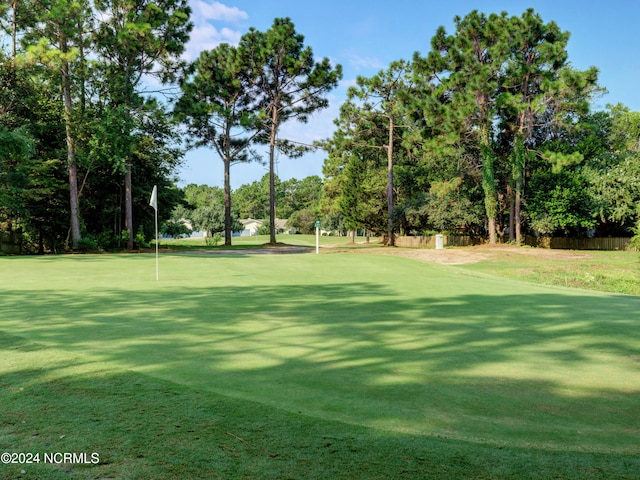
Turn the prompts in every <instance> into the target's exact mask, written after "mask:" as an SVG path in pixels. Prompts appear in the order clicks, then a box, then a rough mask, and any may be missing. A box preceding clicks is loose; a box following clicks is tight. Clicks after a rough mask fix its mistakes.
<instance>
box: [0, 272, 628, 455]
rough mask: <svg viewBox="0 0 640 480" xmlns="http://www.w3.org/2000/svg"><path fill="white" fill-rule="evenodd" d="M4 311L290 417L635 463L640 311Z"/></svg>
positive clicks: (329, 305) (299, 300) (274, 303)
mask: <svg viewBox="0 0 640 480" xmlns="http://www.w3.org/2000/svg"><path fill="white" fill-rule="evenodd" d="M16 299H20V302H17V301H16ZM0 309H1V310H2V311H3V312H4V313H3V314H4V315H7V316H6V317H5V318H6V319H7V320H6V321H5V322H3V324H4V325H7V327H3V328H4V329H5V330H7V331H10V332H11V333H12V335H19V336H20V337H22V338H27V337H28V338H29V339H30V340H31V341H33V342H36V343H40V344H43V345H47V346H49V347H52V348H54V349H59V350H62V351H64V352H66V353H70V354H74V355H77V356H78V358H77V362H79V363H83V362H86V363H87V364H89V363H103V364H106V365H116V366H117V367H118V368H120V369H129V370H136V371H139V372H143V373H146V374H150V375H153V376H155V377H158V378H162V379H164V380H169V381H173V382H177V383H180V384H183V385H185V386H188V387H191V388H195V389H199V390H205V391H210V392H217V393H219V394H224V395H227V396H232V397H236V398H239V399H243V400H247V401H256V402H260V403H262V404H265V405H267V406H271V407H277V408H280V409H284V410H287V411H289V412H293V413H295V414H297V413H302V414H306V415H310V416H314V417H318V418H323V419H331V420H339V421H343V422H348V423H353V424H360V425H365V426H371V427H376V428H378V429H382V430H392V431H397V432H409V433H413V434H419V435H428V436H433V437H437V436H440V437H444V438H451V439H457V440H461V441H471V442H477V443H478V444H491V445H494V446H519V447H531V448H538V449H549V450H566V451H571V450H573V451H592V452H617V453H619V454H622V453H626V454H629V453H638V446H637V438H638V437H639V436H640V428H639V424H638V418H640V402H638V401H637V398H638V394H639V393H640V387H638V385H639V384H640V376H639V375H640V374H639V369H638V366H639V362H640V348H639V340H638V339H639V338H640V324H639V322H637V318H639V317H640V299H638V298H635V297H624V296H600V295H596V296H589V295H586V294H571V295H569V294H563V293H549V292H548V291H541V290H535V291H534V292H533V293H531V294H504V295H499V294H494V295H475V294H462V293H461V294H459V295H456V294H451V295H450V296H447V297H442V296H436V295H434V296H429V295H428V293H425V294H424V296H422V297H420V298H411V299H407V298H401V297H398V295H397V292H396V291H395V290H393V289H391V288H387V287H385V286H383V285H381V284H378V283H367V282H354V283H344V284H334V285H332V284H325V285H315V286H313V287H312V288H311V287H309V286H304V285H302V286H301V285H278V286H270V287H266V286H265V287H252V288H251V289H244V288H232V287H216V288H211V289H210V288H193V287H189V288H179V287H172V288H171V290H170V291H167V290H158V291H151V290H146V291H133V292H132V291H129V290H117V289H113V288H112V289H109V291H101V292H92V294H91V295H88V296H80V295H79V296H75V297H74V296H70V295H69V294H68V293H67V294H60V293H58V292H56V291H54V290H50V291H43V290H39V291H26V292H25V291H24V290H21V291H16V292H12V291H11V290H5V291H4V292H3V296H2V297H0ZM9 326H10V327H11V329H10V330H9V328H8V327H9ZM4 348H8V349H9V350H10V349H11V348H12V347H4Z"/></svg>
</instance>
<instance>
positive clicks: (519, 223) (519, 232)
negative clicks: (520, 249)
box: [514, 179, 522, 245]
mask: <svg viewBox="0 0 640 480" xmlns="http://www.w3.org/2000/svg"><path fill="white" fill-rule="evenodd" d="M521 204H522V180H520V179H518V180H516V200H515V207H514V210H515V212H514V213H515V224H516V244H518V245H520V244H521V243H522V217H521V214H520V208H521Z"/></svg>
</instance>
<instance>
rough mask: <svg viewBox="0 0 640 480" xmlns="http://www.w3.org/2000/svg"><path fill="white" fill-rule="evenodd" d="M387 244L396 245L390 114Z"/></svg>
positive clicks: (391, 117) (391, 118)
mask: <svg viewBox="0 0 640 480" xmlns="http://www.w3.org/2000/svg"><path fill="white" fill-rule="evenodd" d="M387 242H388V243H387V245H388V246H390V247H393V246H395V243H396V242H395V237H394V235H393V116H391V115H389V144H388V145H387Z"/></svg>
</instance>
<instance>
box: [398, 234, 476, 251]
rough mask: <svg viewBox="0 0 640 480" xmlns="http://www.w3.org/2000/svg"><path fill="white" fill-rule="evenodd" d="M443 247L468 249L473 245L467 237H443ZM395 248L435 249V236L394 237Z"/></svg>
mask: <svg viewBox="0 0 640 480" xmlns="http://www.w3.org/2000/svg"><path fill="white" fill-rule="evenodd" d="M442 237H443V242H444V246H445V247H468V246H469V245H473V243H474V242H472V240H471V237H469V236H467V235H443V236H442ZM395 241H396V247H427V248H435V247H436V236H435V235H428V236H423V237H396V238H395Z"/></svg>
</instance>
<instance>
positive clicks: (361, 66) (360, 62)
mask: <svg viewBox="0 0 640 480" xmlns="http://www.w3.org/2000/svg"><path fill="white" fill-rule="evenodd" d="M345 58H346V59H347V61H348V62H349V65H351V66H352V67H353V68H355V69H356V70H381V69H383V68H386V67H387V66H388V65H387V64H385V63H384V62H383V61H382V60H380V59H379V58H376V57H363V56H362V55H358V54H357V53H354V52H349V53H347V54H345Z"/></svg>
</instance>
